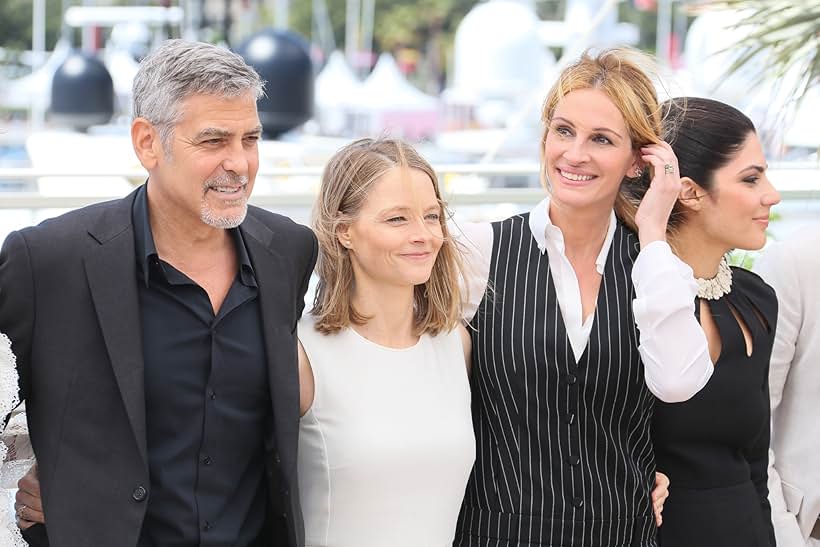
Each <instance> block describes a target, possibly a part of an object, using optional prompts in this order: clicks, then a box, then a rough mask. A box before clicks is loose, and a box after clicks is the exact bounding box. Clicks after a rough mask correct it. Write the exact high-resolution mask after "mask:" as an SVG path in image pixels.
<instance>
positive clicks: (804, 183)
mask: <svg viewBox="0 0 820 547" xmlns="http://www.w3.org/2000/svg"><path fill="white" fill-rule="evenodd" d="M435 169H436V172H437V173H438V174H439V177H440V180H441V181H442V184H443V186H444V190H445V194H446V197H447V199H448V201H449V202H450V204H451V205H455V206H457V205H490V204H498V203H511V204H530V203H532V204H534V203H537V202H538V201H539V200H540V199H541V198H543V196H544V190H543V189H542V188H540V187H537V186H536V187H523V188H497V187H487V186H486V185H485V184H480V183H477V184H475V185H474V187H472V188H471V185H470V183H469V182H466V183H460V184H455V183H453V182H454V180H455V179H457V178H458V177H465V176H469V175H473V176H477V177H485V178H489V177H499V176H500V177H528V178H529V180H537V177H538V173H539V167H538V164H537V163H494V164H447V165H437V166H435ZM321 173H322V168H321V167H319V166H311V167H277V168H265V169H261V170H260V171H259V173H258V175H257V179H258V180H280V182H279V184H280V185H283V186H280V188H281V189H282V191H274V192H265V191H261V190H259V186H257V190H255V191H254V194H253V197H252V198H251V202H252V203H254V204H255V205H258V206H261V207H271V208H273V207H309V206H311V205H312V204H313V201H314V200H315V198H316V193H315V191H314V189H315V188H316V186H317V185H316V184H310V185H306V186H308V187H309V188H308V189H306V190H299V189H296V190H294V189H293V188H291V187H287V182H288V181H287V179H290V178H294V179H296V178H298V179H299V180H294V181H293V183H294V184H301V185H303V186H305V185H304V178H310V179H313V180H314V182H315V181H318V179H319V177H320V176H321ZM768 175H769V177H770V179H771V180H772V181H773V183H774V184H775V186H776V187H777V189H778V190H779V191H780V194H781V196H782V198H783V200H811V201H813V200H820V166H818V165H817V164H816V163H800V164H797V163H780V164H773V165H772V166H771V167H770V169H769V171H768ZM41 177H49V178H52V177H56V178H60V177H64V178H74V179H77V178H83V179H85V178H99V177H109V178H110V177H116V178H120V179H126V180H129V181H132V183H133V184H134V185H136V184H139V183H140V182H141V181H143V180H145V178H146V177H147V173H146V172H145V171H142V170H139V169H137V170H133V169H132V170H122V171H110V170H95V169H93V168H89V169H84V170H82V171H72V172H66V171H57V170H47V169H33V168H0V181H3V180H6V181H8V180H20V181H31V180H36V179H39V178H41ZM451 183H452V184H451ZM67 194H68V193H67ZM118 197H122V194H121V193H119V194H117V193H111V194H107V195H102V194H101V195H93V196H79V195H60V196H54V195H42V194H39V193H36V192H17V191H11V192H0V209H73V208H77V207H83V206H85V205H90V204H92V203H98V202H100V201H105V200H109V199H114V198H118Z"/></svg>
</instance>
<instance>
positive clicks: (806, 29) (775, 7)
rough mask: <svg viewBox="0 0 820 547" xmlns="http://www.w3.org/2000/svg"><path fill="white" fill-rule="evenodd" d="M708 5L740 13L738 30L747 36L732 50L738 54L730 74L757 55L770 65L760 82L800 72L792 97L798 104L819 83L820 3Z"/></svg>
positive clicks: (722, 1)
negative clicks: (764, 56) (761, 56)
mask: <svg viewBox="0 0 820 547" xmlns="http://www.w3.org/2000/svg"><path fill="white" fill-rule="evenodd" d="M708 5H710V6H714V7H718V8H728V9H732V10H736V11H737V12H738V13H741V14H742V15H741V18H740V19H739V20H738V22H737V23H736V25H735V27H736V28H743V29H744V30H745V31H746V32H747V34H746V37H745V38H744V39H742V40H741V41H740V42H739V43H737V44H736V45H735V46H733V47H732V48H730V49H731V50H733V51H736V52H737V53H738V56H737V58H736V59H735V61H734V62H733V63H732V65H731V66H730V67H729V69H728V71H727V75H731V74H733V73H735V72H737V71H738V70H740V69H741V68H743V67H744V66H746V65H747V64H748V63H749V61H751V60H752V59H753V58H755V57H757V56H758V55H766V58H767V60H768V61H769V63H770V65H769V66H768V67H767V70H766V72H762V73H760V74H758V75H756V76H757V78H758V81H757V82H756V83H760V82H762V81H764V80H766V79H768V78H772V77H774V78H782V77H783V76H784V75H786V74H787V73H789V72H791V71H792V70H796V71H799V72H800V77H799V78H798V79H797V83H796V84H795V88H794V89H792V90H790V96H791V98H792V99H795V100H796V101H797V102H799V100H800V99H801V98H802V97H803V96H804V95H805V93H806V91H807V90H808V89H809V88H810V87H812V86H815V85H817V84H820V0H713V1H711V2H708Z"/></svg>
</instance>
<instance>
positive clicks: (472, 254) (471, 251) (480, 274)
mask: <svg viewBox="0 0 820 547" xmlns="http://www.w3.org/2000/svg"><path fill="white" fill-rule="evenodd" d="M549 204H550V201H549V198H545V199H544V200H543V201H542V202H541V203H539V204H538V205H536V206H535V208H533V209H532V211H531V212H530V218H529V227H530V231H531V232H532V235H533V238H534V239H535V241H536V243H537V244H538V248H539V249H540V250H541V252H542V253H544V252H546V253H547V256H548V257H549V263H550V271H551V273H552V281H553V285H554V286H555V292H556V294H557V298H558V304H559V307H560V312H561V316H562V317H563V319H564V325H565V326H566V330H567V336H568V338H569V341H570V344H571V346H572V350H573V352H574V354H575V358H576V360H578V359H580V358H581V356H582V355H583V353H584V348H586V345H587V343H588V342H589V335H590V332H591V330H592V322H593V319H594V317H595V314H594V313H592V314H590V315H589V317H587V318H584V317H583V312H582V305H581V289H580V287H579V286H578V278H577V277H576V275H575V270H574V269H573V268H572V264H571V263H570V261H569V259H568V258H567V256H566V253H565V251H564V235H563V233H562V232H561V229H560V228H559V227H557V226H555V225H554V224H553V223H552V221H551V220H550V217H549ZM615 226H616V219H615V213H614V212H612V213H611V214H610V218H609V227H608V229H607V234H606V237H605V238H604V242H603V244H602V246H601V250H600V252H599V253H598V257H597V259H596V261H595V265H596V268H597V270H598V273H600V274H603V273H604V265H605V263H606V257H607V255H608V254H609V249H610V247H611V246H612V238H613V235H614V233H615ZM453 232H454V233H456V234H457V239H458V240H459V241H460V242H461V244H462V247H463V250H464V251H465V257H466V258H465V282H466V283H465V284H466V291H465V292H466V298H465V305H464V313H463V315H464V318H465V320H467V321H469V320H471V319H472V317H473V316H474V315H475V312H476V310H477V309H478V306H479V304H480V303H481V300H482V298H483V297H484V292H485V290H486V288H487V282H488V280H489V276H490V256H491V254H492V248H493V231H492V227H491V226H490V224H489V223H480V224H478V223H474V224H463V225H460V226H459V227H458V228H456V229H455V230H453ZM458 234H460V235H458ZM632 283H633V285H634V286H635V294H636V296H637V298H636V299H635V300H634V301H633V311H634V315H635V322H636V324H637V326H638V329H639V330H640V345H639V347H638V349H639V351H640V354H641V358H642V359H643V363H644V368H645V371H646V383H647V386H648V387H649V390H650V391H651V392H652V393H653V394H654V395H655V396H656V397H658V398H659V399H661V400H662V401H664V402H668V403H672V402H680V401H685V400H687V399H689V398H690V397H692V396H693V395H694V394H695V393H697V392H698V391H700V389H701V388H702V387H703V386H705V385H706V383H707V382H708V381H709V378H711V376H712V372H713V371H714V366H713V364H712V361H711V358H710V356H709V347H708V344H707V342H706V335H705V334H704V333H703V329H702V328H701V327H700V324H699V323H698V321H697V319H696V318H695V314H694V311H695V295H696V294H697V283H696V282H695V278H694V274H693V273H692V269H691V268H690V267H689V266H688V265H686V264H685V263H684V262H682V261H681V260H680V259H679V258H677V257H676V256H675V255H674V254H673V253H672V250H671V249H670V247H669V245H668V244H667V243H666V242H663V241H656V242H653V243H651V244H649V245H647V246H646V248H644V249H642V250H641V252H640V254H639V255H638V258H637V260H636V261H635V265H634V266H633V268H632Z"/></svg>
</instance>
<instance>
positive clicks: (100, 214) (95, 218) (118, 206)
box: [20, 195, 133, 237]
mask: <svg viewBox="0 0 820 547" xmlns="http://www.w3.org/2000/svg"><path fill="white" fill-rule="evenodd" d="M132 202H133V196H132V195H129V196H127V197H125V198H119V199H114V200H110V201H104V202H100V203H94V204H92V205H87V206H85V207H80V208H79V209H74V210H73V211H69V212H67V213H63V214H62V215H59V216H56V217H52V218H48V219H46V220H44V221H42V222H41V223H40V224H37V225H36V226H30V227H28V228H24V229H22V230H20V231H21V232H22V233H24V234H26V235H32V236H36V235H41V234H42V235H48V236H49V237H54V236H59V235H69V234H73V233H74V232H76V231H77V230H83V231H87V230H88V229H90V228H92V227H94V226H96V225H98V224H99V223H100V222H104V221H106V220H108V221H110V222H112V223H114V224H117V225H123V226H126V225H130V224H131V216H130V214H129V213H130V209H131V203H132Z"/></svg>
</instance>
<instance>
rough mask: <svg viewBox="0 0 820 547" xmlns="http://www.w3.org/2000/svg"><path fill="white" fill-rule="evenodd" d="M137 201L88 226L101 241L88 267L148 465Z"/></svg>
mask: <svg viewBox="0 0 820 547" xmlns="http://www.w3.org/2000/svg"><path fill="white" fill-rule="evenodd" d="M132 203H133V194H132V195H131V196H129V197H127V198H125V199H124V200H122V201H121V202H120V203H119V204H118V205H117V206H116V207H115V208H112V211H111V212H112V214H110V215H105V216H103V218H102V219H101V220H100V222H99V223H98V224H97V225H96V226H95V227H93V228H92V229H90V230H89V235H90V236H91V237H92V238H94V239H95V240H96V242H97V243H98V245H97V246H95V247H94V248H93V249H92V250H91V252H89V253H88V254H87V255H86V257H85V270H86V277H87V279H88V286H89V289H90V291H91V297H92V300H93V301H94V308H95V310H96V312H97V320H98V322H99V325H100V330H101V331H102V336H103V340H104V341H105V347H106V350H107V352H108V356H109V359H110V360H111V367H112V368H113V371H114V376H115V378H116V381H117V385H118V386H119V389H120V394H121V396H122V400H123V403H124V405H125V410H126V413H127V414H128V420H129V422H130V424H131V428H132V430H133V432H134V436H135V438H136V441H137V446H138V448H139V450H140V454H141V455H142V458H143V461H145V462H146V465H147V462H148V458H147V449H146V433H145V387H144V379H145V377H144V362H143V355H142V329H141V327H140V313H139V294H138V290H137V280H136V257H135V250H134V233H133V226H132V225H131V204H132Z"/></svg>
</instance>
